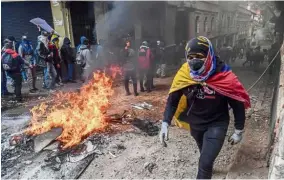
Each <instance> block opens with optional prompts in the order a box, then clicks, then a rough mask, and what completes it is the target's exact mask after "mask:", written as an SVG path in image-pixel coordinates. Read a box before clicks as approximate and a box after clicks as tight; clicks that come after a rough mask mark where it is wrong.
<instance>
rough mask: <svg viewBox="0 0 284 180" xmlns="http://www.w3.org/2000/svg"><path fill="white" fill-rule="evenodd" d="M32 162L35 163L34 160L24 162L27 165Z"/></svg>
mask: <svg viewBox="0 0 284 180" xmlns="http://www.w3.org/2000/svg"><path fill="white" fill-rule="evenodd" d="M32 163H33V161H30V160H28V161H25V162H24V164H25V165H30V164H32Z"/></svg>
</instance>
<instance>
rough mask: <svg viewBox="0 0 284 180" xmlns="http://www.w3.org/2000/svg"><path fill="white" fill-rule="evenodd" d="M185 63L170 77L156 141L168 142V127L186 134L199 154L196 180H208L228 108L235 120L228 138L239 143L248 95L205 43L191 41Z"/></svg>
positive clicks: (203, 38) (226, 125) (221, 138)
mask: <svg viewBox="0 0 284 180" xmlns="http://www.w3.org/2000/svg"><path fill="white" fill-rule="evenodd" d="M185 54H186V59H187V62H186V63H184V64H183V65H182V67H181V68H180V70H179V71H178V72H177V74H176V76H175V77H174V80H173V83H172V86H171V88H170V92H169V96H168V100H167V103H166V108H165V112H164V119H163V122H162V128H161V132H160V140H161V142H162V143H164V140H167V139H168V127H169V125H170V124H171V121H172V119H173V118H174V121H175V124H176V125H177V126H179V127H181V128H185V129H188V130H190V133H191V135H192V136H193V138H194V139H195V141H196V143H197V146H198V148H199V151H200V158H199V165H198V173H197V179H211V177H212V170H213V164H214V161H215V159H216V157H217V155H218V154H219V152H220V150H221V148H222V146H223V143H224V140H225V137H226V133H227V129H228V125H229V118H230V116H229V108H228V105H230V107H231V108H232V109H233V112H234V117H235V132H234V134H233V135H232V136H231V137H230V138H229V142H231V143H232V144H236V143H239V142H240V141H241V139H242V133H243V130H244V125H245V108H249V107H250V99H249V96H248V93H247V92H246V90H245V89H244V87H243V86H242V84H241V83H240V81H239V80H238V78H237V77H236V75H235V74H234V73H233V72H232V71H231V69H230V67H229V66H228V65H226V64H225V63H224V62H222V61H221V60H220V59H219V58H218V57H217V56H215V54H214V50H213V46H212V44H211V42H210V40H209V39H207V38H206V37H203V36H199V37H197V38H193V39H191V40H190V41H189V42H188V43H187V45H186V48H185Z"/></svg>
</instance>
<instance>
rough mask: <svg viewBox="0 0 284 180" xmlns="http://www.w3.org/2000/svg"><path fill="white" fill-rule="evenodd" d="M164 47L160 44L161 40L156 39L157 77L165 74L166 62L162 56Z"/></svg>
mask: <svg viewBox="0 0 284 180" xmlns="http://www.w3.org/2000/svg"><path fill="white" fill-rule="evenodd" d="M164 51H165V49H164V47H163V45H162V44H161V41H157V50H156V60H155V61H156V62H157V63H158V66H159V68H158V70H157V72H156V74H157V76H158V77H161V78H163V77H165V76H166V72H165V70H166V62H165V58H164Z"/></svg>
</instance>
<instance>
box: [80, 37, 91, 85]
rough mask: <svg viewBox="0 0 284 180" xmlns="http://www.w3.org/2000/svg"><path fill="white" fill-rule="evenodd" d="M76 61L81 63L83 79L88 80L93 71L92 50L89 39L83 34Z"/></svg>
mask: <svg viewBox="0 0 284 180" xmlns="http://www.w3.org/2000/svg"><path fill="white" fill-rule="evenodd" d="M76 62H77V64H78V65H80V74H81V81H82V82H83V83H85V82H87V81H88V79H89V76H90V74H91V73H92V69H91V65H92V52H91V50H90V45H89V40H88V39H87V38H86V37H84V36H82V37H81V44H80V45H79V46H78V50H77V54H76Z"/></svg>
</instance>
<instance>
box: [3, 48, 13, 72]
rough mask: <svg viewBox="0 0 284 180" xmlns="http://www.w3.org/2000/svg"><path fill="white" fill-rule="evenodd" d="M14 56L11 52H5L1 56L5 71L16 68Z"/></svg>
mask: <svg viewBox="0 0 284 180" xmlns="http://www.w3.org/2000/svg"><path fill="white" fill-rule="evenodd" d="M13 61H14V58H13V57H12V55H11V54H9V53H6V52H4V53H3V55H2V56H1V63H2V67H3V69H4V70H5V71H12V70H14V69H15V64H14V63H13Z"/></svg>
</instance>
